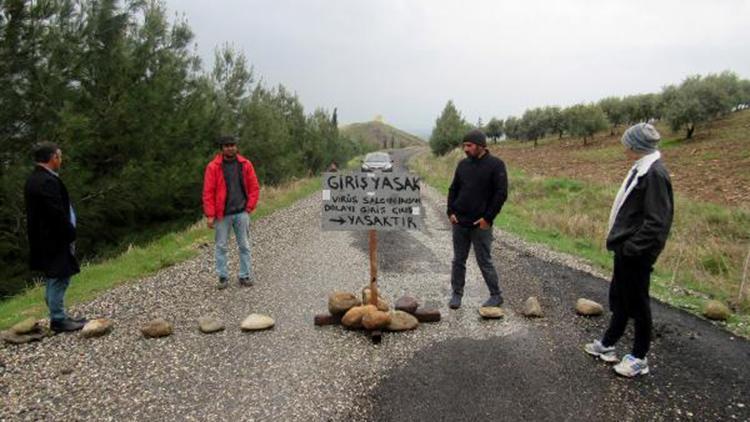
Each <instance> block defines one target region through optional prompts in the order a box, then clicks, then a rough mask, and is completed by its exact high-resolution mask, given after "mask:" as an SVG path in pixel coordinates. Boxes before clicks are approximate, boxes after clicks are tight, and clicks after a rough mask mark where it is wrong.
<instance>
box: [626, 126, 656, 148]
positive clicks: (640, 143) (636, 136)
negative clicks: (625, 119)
mask: <svg viewBox="0 0 750 422" xmlns="http://www.w3.org/2000/svg"><path fill="white" fill-rule="evenodd" d="M660 140H661V135H659V132H657V131H656V128H654V127H653V126H651V125H650V124H648V123H638V124H636V125H633V126H630V127H629V128H628V130H626V131H625V133H623V134H622V139H621V142H622V144H623V145H625V146H626V147H627V148H630V149H632V150H633V151H635V152H642V153H646V154H650V153H652V152H654V151H656V145H657V144H658V143H659V141H660Z"/></svg>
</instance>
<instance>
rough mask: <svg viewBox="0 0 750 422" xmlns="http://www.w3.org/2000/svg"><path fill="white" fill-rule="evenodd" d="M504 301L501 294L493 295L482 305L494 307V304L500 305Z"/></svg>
mask: <svg viewBox="0 0 750 422" xmlns="http://www.w3.org/2000/svg"><path fill="white" fill-rule="evenodd" d="M503 302H505V301H504V300H503V297H502V296H500V295H491V296H490V298H489V299H487V300H486V301H485V302H484V303H483V304H482V306H483V307H494V306H497V307H499V306H500V305H502V304H503Z"/></svg>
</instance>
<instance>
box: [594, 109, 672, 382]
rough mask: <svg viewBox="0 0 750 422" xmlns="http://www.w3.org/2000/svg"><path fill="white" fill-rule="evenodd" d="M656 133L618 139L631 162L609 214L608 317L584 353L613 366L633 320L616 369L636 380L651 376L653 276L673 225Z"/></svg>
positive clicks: (638, 128) (639, 131) (643, 127)
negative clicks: (611, 256) (610, 268)
mask: <svg viewBox="0 0 750 422" xmlns="http://www.w3.org/2000/svg"><path fill="white" fill-rule="evenodd" d="M660 139H661V137H660V135H659V132H657V131H656V129H655V128H654V127H653V126H651V125H650V124H648V123H639V124H637V125H634V126H632V127H630V128H629V129H628V130H626V131H625V133H624V134H623V136H622V144H623V145H624V146H625V154H626V155H627V156H628V157H629V158H630V159H632V160H634V161H635V164H634V165H633V167H632V168H631V169H630V171H629V172H628V175H627V176H626V177H625V180H624V181H623V184H622V186H621V187H620V190H619V191H618V193H617V196H616V197H615V201H614V203H613V204H612V210H611V212H610V216H609V231H608V235H607V249H608V250H610V251H613V252H614V255H615V256H614V270H613V274H612V282H611V284H610V287H609V306H610V309H611V311H612V319H611V320H610V324H609V327H608V328H607V331H606V332H605V333H604V336H603V337H602V339H601V340H595V341H594V342H592V343H589V344H587V345H586V346H585V348H584V349H585V351H586V352H587V353H589V354H591V355H594V356H598V357H600V358H601V359H602V360H604V361H607V362H612V363H614V362H617V360H618V359H617V356H616V355H615V347H614V346H615V343H617V341H618V340H619V339H620V337H622V335H623V333H624V332H625V327H626V326H627V324H628V319H630V318H633V320H634V322H635V327H634V328H635V339H634V344H633V349H632V351H631V353H630V354H627V355H625V356H624V357H623V358H622V360H621V361H620V363H618V364H617V365H615V367H614V369H615V372H617V373H618V374H620V375H623V376H627V377H634V376H636V375H645V374H647V373H648V372H649V368H648V361H647V359H646V354H647V353H648V350H649V346H650V343H651V326H652V319H651V305H650V301H651V298H650V297H649V285H650V283H651V272H652V271H653V265H654V263H655V262H656V259H657V258H658V257H659V254H660V253H661V251H662V250H663V249H664V245H665V243H666V241H667V237H668V235H669V230H670V228H671V227H672V217H673V213H674V201H673V197H672V183H671V181H670V178H669V172H668V171H667V169H666V168H665V167H664V164H663V163H662V160H661V153H660V152H659V151H658V150H657V148H656V147H657V144H658V143H659V141H660Z"/></svg>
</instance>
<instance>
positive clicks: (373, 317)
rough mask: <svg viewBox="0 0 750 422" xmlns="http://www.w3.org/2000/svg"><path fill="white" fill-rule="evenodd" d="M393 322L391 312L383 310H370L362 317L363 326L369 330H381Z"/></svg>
mask: <svg viewBox="0 0 750 422" xmlns="http://www.w3.org/2000/svg"><path fill="white" fill-rule="evenodd" d="M390 323H391V314H389V313H388V312H383V311H370V312H367V313H365V315H364V316H363V317H362V326H363V327H365V328H366V329H368V330H380V329H381V328H385V327H387V326H388V324H390Z"/></svg>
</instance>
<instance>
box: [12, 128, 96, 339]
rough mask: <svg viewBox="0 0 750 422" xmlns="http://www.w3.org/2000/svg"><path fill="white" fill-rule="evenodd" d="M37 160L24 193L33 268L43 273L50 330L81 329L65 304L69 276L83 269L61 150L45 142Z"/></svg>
mask: <svg viewBox="0 0 750 422" xmlns="http://www.w3.org/2000/svg"><path fill="white" fill-rule="evenodd" d="M34 161H36V167H35V168H34V171H33V172H32V173H31V175H30V176H29V178H28V179H27V180H26V187H25V190H24V199H25V202H26V221H27V225H28V226H27V232H28V236H29V247H30V249H31V250H30V254H29V257H30V260H31V262H30V264H31V269H32V270H34V271H41V272H42V273H43V274H44V279H45V282H46V288H45V296H44V297H45V300H46V302H47V307H48V308H49V312H50V328H51V329H52V330H53V331H55V332H62V331H76V330H80V329H81V328H83V325H84V324H85V320H84V319H74V318H71V317H69V316H68V315H67V314H66V313H65V307H64V305H63V298H64V296H65V290H66V289H67V288H68V284H69V283H70V277H71V276H73V275H75V274H78V273H79V271H80V269H79V267H78V261H77V260H76V258H75V256H74V253H75V250H74V241H75V239H76V217H75V213H74V211H73V207H72V206H71V205H70V198H69V197H68V190H67V189H66V188H65V185H64V184H63V182H62V180H60V176H59V175H58V174H57V172H58V171H59V170H60V166H61V165H62V151H60V148H58V146H57V145H55V144H53V143H50V142H42V143H40V144H39V145H37V147H36V148H35V150H34Z"/></svg>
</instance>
